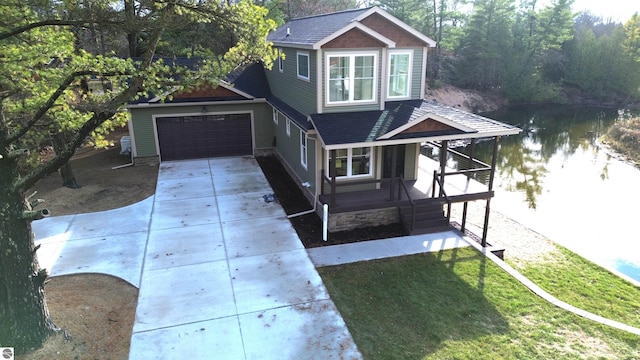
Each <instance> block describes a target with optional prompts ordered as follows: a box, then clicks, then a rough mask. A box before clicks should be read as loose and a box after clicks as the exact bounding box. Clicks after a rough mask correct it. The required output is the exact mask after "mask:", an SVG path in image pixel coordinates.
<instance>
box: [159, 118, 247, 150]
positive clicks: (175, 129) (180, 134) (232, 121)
mask: <svg viewBox="0 0 640 360" xmlns="http://www.w3.org/2000/svg"><path fill="white" fill-rule="evenodd" d="M156 124H157V126H158V143H159V145H160V158H161V159H162V160H182V159H197V158H207V157H219V156H238V155H251V154H252V153H253V143H252V138H251V115H250V114H227V115H201V116H179V117H163V118H157V119H156Z"/></svg>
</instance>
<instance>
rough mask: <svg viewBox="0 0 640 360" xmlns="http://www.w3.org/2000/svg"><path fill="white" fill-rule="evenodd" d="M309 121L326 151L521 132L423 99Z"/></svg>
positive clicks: (506, 125) (318, 115)
mask: <svg viewBox="0 0 640 360" xmlns="http://www.w3.org/2000/svg"><path fill="white" fill-rule="evenodd" d="M310 118H311V121H312V123H313V126H314V127H315V129H316V130H317V132H318V135H319V137H320V139H321V140H322V142H323V144H324V147H325V148H327V149H332V148H334V149H335V148H341V147H345V146H352V147H353V146H372V145H374V146H375V145H393V144H406V143H416V142H423V141H434V140H459V139H472V138H485V137H493V136H503V135H514V134H518V133H519V132H520V129H519V128H517V127H515V126H512V125H508V124H505V123H502V122H499V121H496V120H493V119H489V118H486V117H484V116H480V115H476V114H472V113H468V112H465V111H462V110H458V109H455V108H452V107H449V106H445V105H441V104H437V103H433V102H427V101H424V100H408V101H394V102H387V103H386V104H385V109H384V110H382V111H380V110H375V111H360V112H343V113H328V114H312V115H311V116H310ZM429 122H430V123H429ZM433 124H435V125H436V126H433Z"/></svg>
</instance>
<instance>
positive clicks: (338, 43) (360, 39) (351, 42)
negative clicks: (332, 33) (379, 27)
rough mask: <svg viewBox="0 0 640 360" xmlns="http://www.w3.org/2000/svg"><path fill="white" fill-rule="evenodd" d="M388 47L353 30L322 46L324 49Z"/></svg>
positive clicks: (357, 30)
mask: <svg viewBox="0 0 640 360" xmlns="http://www.w3.org/2000/svg"><path fill="white" fill-rule="evenodd" d="M371 47H386V44H385V43H383V42H382V41H380V40H377V39H375V38H373V37H371V36H370V35H368V34H366V33H365V32H363V31H362V30H360V29H351V30H349V31H347V32H346V33H344V34H342V35H340V36H338V37H337V38H335V39H333V40H331V41H329V42H328V43H326V44H324V45H323V46H322V48H323V49H344V48H371Z"/></svg>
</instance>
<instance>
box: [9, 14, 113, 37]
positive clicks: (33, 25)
mask: <svg viewBox="0 0 640 360" xmlns="http://www.w3.org/2000/svg"><path fill="white" fill-rule="evenodd" d="M89 23H90V21H89V20H77V21H74V20H55V19H49V20H42V21H37V22H33V23H30V24H26V25H23V26H18V27H17V28H15V29H13V30H9V31H5V32H2V33H0V40H5V39H8V38H11V37H14V36H17V35H19V34H22V33H24V32H27V31H29V30H33V29H36V28H40V27H45V26H84V25H88V24H89ZM100 23H104V24H110V25H117V24H122V22H121V21H101V22H100Z"/></svg>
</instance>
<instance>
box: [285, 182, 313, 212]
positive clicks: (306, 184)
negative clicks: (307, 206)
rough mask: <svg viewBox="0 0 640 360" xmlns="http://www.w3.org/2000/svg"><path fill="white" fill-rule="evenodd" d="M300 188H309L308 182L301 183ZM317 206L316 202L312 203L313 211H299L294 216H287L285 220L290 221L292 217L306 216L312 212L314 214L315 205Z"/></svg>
mask: <svg viewBox="0 0 640 360" xmlns="http://www.w3.org/2000/svg"><path fill="white" fill-rule="evenodd" d="M302 186H304V187H306V188H309V186H311V185H310V184H309V183H308V182H306V181H305V182H303V183H302ZM317 204H318V201H315V200H314V201H313V209H311V210H305V211H301V212H299V213H295V214H291V215H287V219H291V218H294V217H298V216H302V215H307V214H311V213H313V212H316V205H317Z"/></svg>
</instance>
